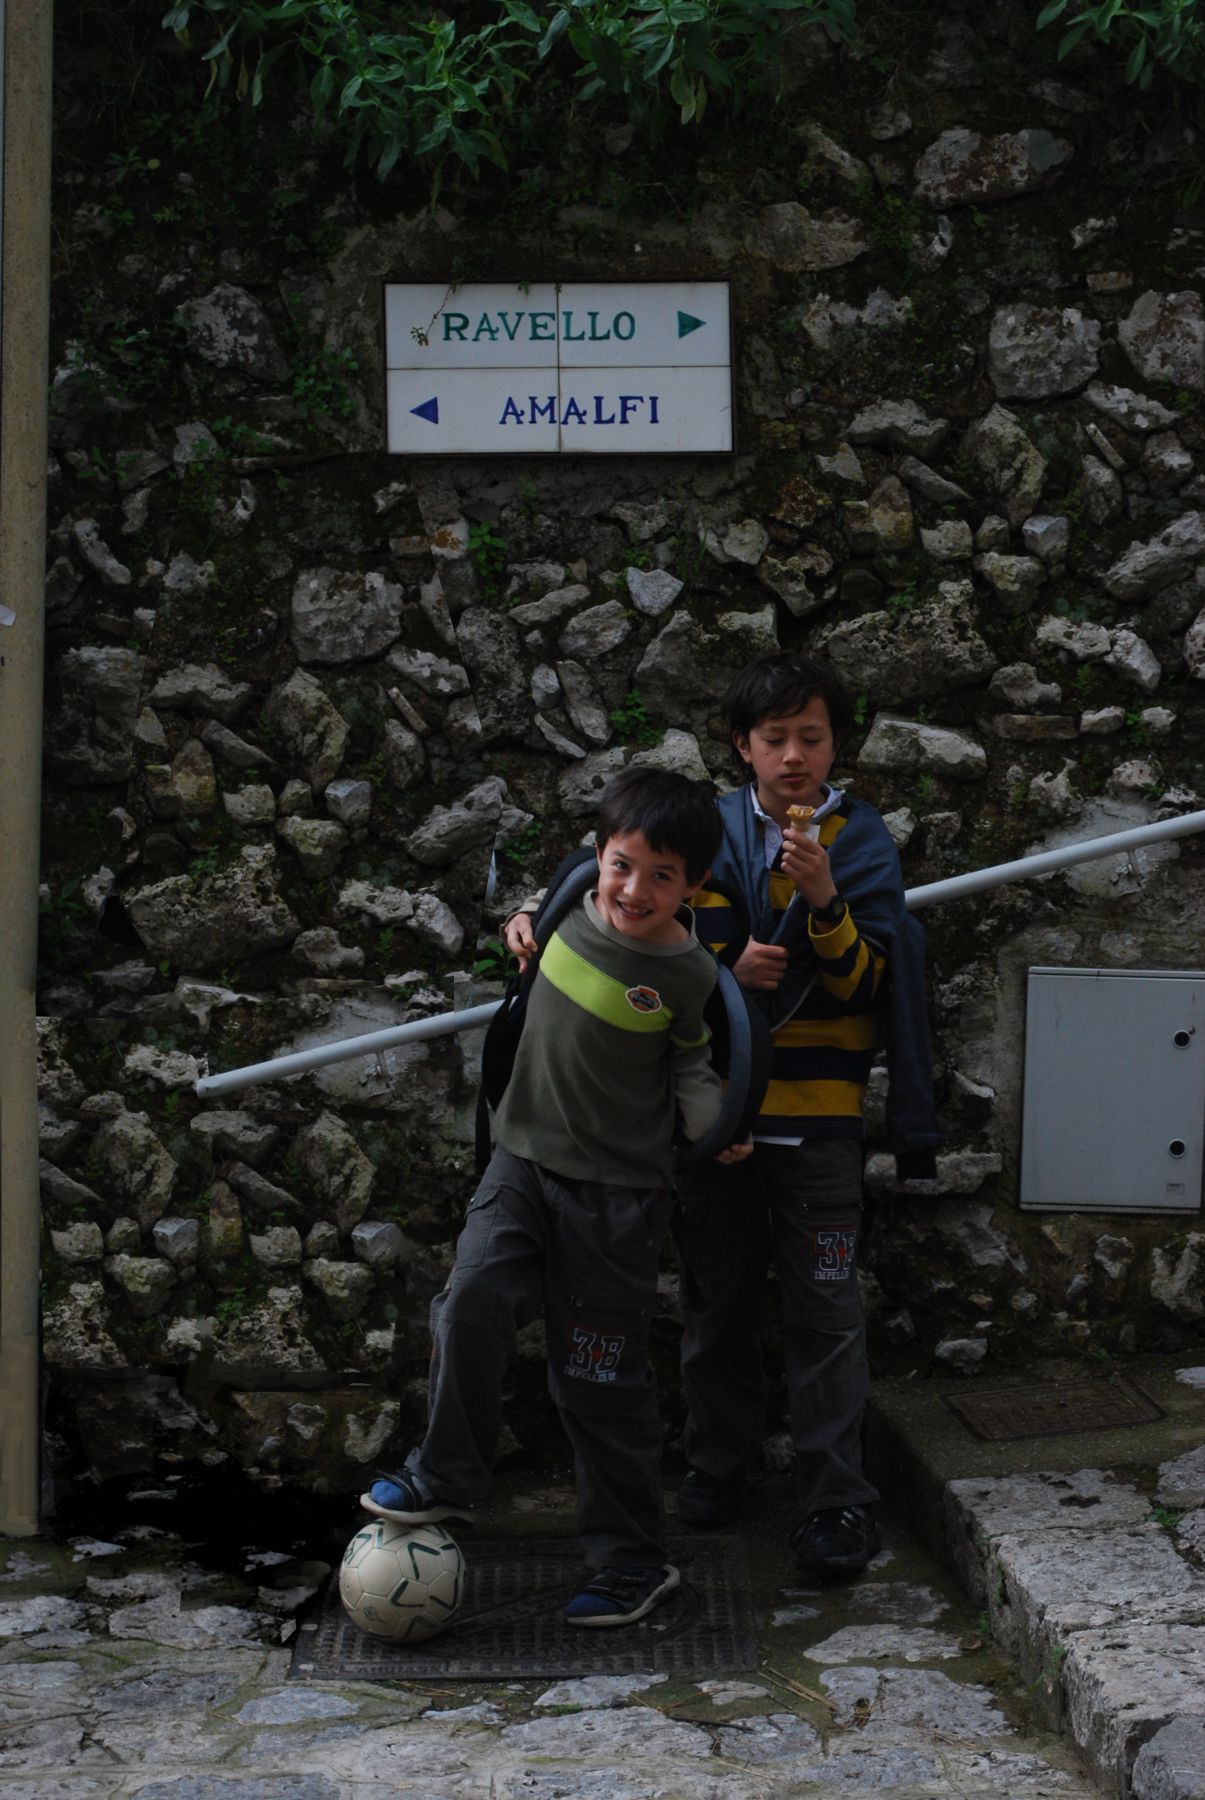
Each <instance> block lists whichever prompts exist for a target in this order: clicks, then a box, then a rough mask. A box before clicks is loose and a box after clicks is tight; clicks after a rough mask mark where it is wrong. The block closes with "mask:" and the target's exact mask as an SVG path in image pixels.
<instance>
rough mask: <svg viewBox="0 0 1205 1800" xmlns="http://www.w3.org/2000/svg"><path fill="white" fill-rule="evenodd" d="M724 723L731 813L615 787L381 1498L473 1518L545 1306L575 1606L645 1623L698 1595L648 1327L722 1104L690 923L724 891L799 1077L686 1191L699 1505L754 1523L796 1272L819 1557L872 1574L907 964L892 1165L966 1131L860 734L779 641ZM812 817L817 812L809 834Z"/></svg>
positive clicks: (798, 1414)
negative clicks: (863, 776)
mask: <svg viewBox="0 0 1205 1800" xmlns="http://www.w3.org/2000/svg"><path fill="white" fill-rule="evenodd" d="M727 709H728V720H729V728H730V732H731V735H732V742H733V746H734V751H735V754H736V757H737V759H738V764H739V767H740V770H741V772H742V773H743V774H744V775H745V777H746V783H745V785H744V786H742V787H740V788H738V789H737V790H735V791H734V792H733V793H731V794H727V795H725V796H724V797H723V798H722V799H721V800H720V801H719V803H718V805H714V804H713V803H712V802H711V801H710V800H709V799H707V798H706V796H705V795H704V793H703V790H702V789H701V788H698V787H696V786H695V785H694V784H693V783H690V782H685V781H684V780H683V778H681V777H674V776H668V775H665V774H664V773H663V772H656V771H652V770H637V769H629V770H626V771H625V772H624V773H623V775H621V776H619V777H618V778H617V779H616V781H615V782H614V783H613V784H612V785H611V787H610V788H609V789H608V790H607V793H606V795H605V796H604V803H603V808H602V812H601V814H600V818H599V827H598V833H597V841H598V846H599V884H598V890H597V892H596V893H595V894H594V895H590V896H587V899H586V902H585V904H584V906H583V908H582V911H581V912H580V913H579V914H578V915H576V916H575V917H573V918H572V919H571V920H569V921H566V924H565V926H564V927H562V929H561V931H559V932H557V933H556V934H554V936H553V937H552V939H551V940H550V942H549V944H548V946H547V948H546V949H545V951H544V954H543V957H542V959H541V965H540V974H539V977H538V978H537V980H536V983H535V985H534V988H533V990H532V994H531V1001H530V1003H529V1004H530V1007H531V1010H530V1011H529V1017H528V1023H527V1026H526V1029H525V1031H524V1035H523V1038H522V1040H521V1044H520V1052H519V1057H518V1060H517V1062H516V1067H515V1072H514V1075H513V1076H512V1079H511V1085H510V1087H509V1088H508V1089H507V1092H506V1096H505V1098H504V1100H503V1102H502V1105H501V1107H500V1108H499V1111H498V1114H497V1117H496V1120H495V1127H496V1129H495V1135H496V1140H497V1143H498V1145H499V1149H498V1151H497V1153H496V1155H495V1157H494V1160H493V1161H492V1162H491V1164H490V1167H489V1169H488V1170H487V1172H486V1176H485V1178H484V1180H483V1182H482V1184H481V1187H480V1188H479V1189H478V1192H477V1194H476V1195H475V1197H474V1199H473V1201H472V1204H471V1206H470V1210H469V1214H468V1218H467V1220H466V1224H465V1229H464V1233H463V1235H462V1237H461V1239H460V1242H459V1244H458V1246H457V1255H456V1266H455V1268H454V1270H453V1273H452V1277H451V1280H450V1282H449V1285H448V1288H447V1289H446V1290H445V1292H444V1293H443V1294H442V1295H440V1296H439V1297H438V1298H437V1300H436V1301H435V1303H434V1306H433V1309H432V1324H433V1331H434V1335H435V1352H434V1358H435V1360H434V1364H433V1372H432V1386H431V1420H430V1425H429V1429H428V1433H427V1437H426V1439H425V1440H424V1443H423V1445H422V1446H421V1448H420V1449H418V1450H416V1451H414V1452H412V1453H411V1455H410V1457H408V1458H407V1462H406V1467H405V1469H404V1470H403V1471H401V1472H400V1473H399V1474H398V1475H395V1476H392V1477H388V1478H385V1479H383V1480H381V1481H379V1482H377V1483H376V1484H375V1485H374V1486H373V1488H372V1489H371V1491H370V1493H369V1494H368V1495H366V1496H365V1497H364V1503H365V1505H367V1506H368V1507H369V1509H370V1510H371V1511H374V1512H377V1513H380V1514H382V1515H383V1516H385V1517H388V1518H393V1519H398V1520H401V1521H402V1522H419V1521H422V1520H425V1519H440V1518H452V1517H461V1518H463V1517H466V1516H470V1514H471V1509H472V1503H473V1501H474V1500H476V1499H477V1498H479V1497H480V1496H481V1495H482V1494H484V1492H485V1489H486V1487H487V1485H488V1481H489V1475H490V1467H491V1462H492V1455H493V1446H494V1441H495V1437H496V1433H497V1426H498V1390H499V1386H500V1382H501V1377H502V1372H503V1368H504V1364H505V1358H506V1355H507V1353H508V1351H509V1348H510V1346H511V1345H512V1344H513V1337H514V1329H515V1325H516V1324H517V1323H523V1322H525V1321H526V1320H527V1319H528V1318H531V1317H534V1316H535V1314H536V1312H538V1310H539V1308H540V1304H541V1301H542V1302H543V1306H544V1310H545V1315H546V1319H547V1327H548V1342H549V1381H550V1386H551V1389H552V1392H553V1397H554V1399H555V1401H556V1403H557V1405H558V1407H559V1408H560V1411H561V1416H562V1418H563V1420H564V1422H565V1426H566V1429H567V1431H568V1433H569V1435H570V1438H571V1441H572V1442H573V1445H574V1450H575V1454H576V1458H577V1471H578V1522H579V1530H580V1533H581V1536H582V1538H583V1540H584V1543H585V1547H586V1551H587V1558H588V1560H589V1562H590V1564H591V1565H592V1567H593V1568H594V1570H595V1573H594V1574H593V1576H592V1577H591V1578H590V1580H589V1581H588V1582H587V1583H586V1585H585V1586H584V1587H583V1589H582V1590H581V1592H580V1593H579V1594H578V1595H577V1596H576V1597H575V1598H574V1599H573V1600H572V1601H571V1602H570V1604H569V1606H568V1607H567V1608H566V1613H565V1616H566V1618H567V1619H569V1620H570V1622H572V1623H574V1624H580V1625H622V1624H628V1623H631V1622H632V1621H634V1620H636V1619H639V1618H641V1617H643V1616H644V1615H645V1614H646V1613H647V1612H649V1611H650V1610H651V1609H652V1608H653V1607H654V1606H655V1605H657V1604H658V1603H659V1602H660V1601H661V1600H663V1599H664V1598H665V1596H666V1595H667V1594H668V1593H669V1592H671V1591H672V1589H673V1588H674V1587H675V1586H676V1585H677V1583H678V1574H677V1571H676V1570H675V1569H674V1568H673V1567H672V1566H671V1565H669V1564H668V1562H667V1561H666V1556H665V1541H664V1520H663V1509H662V1502H661V1487H660V1474H659V1456H660V1437H661V1434H660V1425H659V1421H658V1416H657V1408H656V1398H655V1392H654V1388H653V1378H652V1373H651V1370H650V1369H649V1366H648V1360H647V1342H648V1329H649V1324H650V1319H651V1308H652V1301H653V1295H654V1291H655V1284H656V1271H657V1258H658V1250H659V1246H660V1242H661V1237H662V1233H663V1231H664V1228H665V1226H666V1224H667V1222H668V1220H669V1216H670V1210H671V1196H670V1193H669V1180H670V1175H671V1167H672V1164H671V1147H670V1133H671V1129H672V1119H673V1112H674V1107H675V1104H676V1105H677V1107H678V1109H679V1110H680V1111H681V1112H682V1114H683V1118H684V1121H685V1125H686V1130H687V1134H688V1136H690V1137H692V1138H695V1139H697V1138H699V1137H701V1136H702V1135H703V1133H704V1132H705V1131H706V1129H707V1127H708V1125H709V1124H710V1123H711V1122H712V1120H714V1118H715V1117H716V1115H717V1113H718V1110H719V1086H718V1082H717V1081H716V1077H715V1075H714V1072H713V1071H712V1070H711V1069H710V1066H709V1064H708V1062H707V1052H706V1033H705V1030H704V1028H703V1025H702V1006H703V1002H704V1001H705V1000H706V997H707V994H708V993H709V992H710V988H711V986H712V985H713V983H714V980H715V972H714V968H713V967H711V966H710V965H709V963H708V951H707V950H705V949H704V948H703V947H702V946H701V945H700V944H699V942H698V940H697V939H696V937H695V935H694V926H693V923H692V921H691V915H690V913H689V912H688V911H683V910H681V909H682V908H683V907H684V904H685V902H686V900H687V897H688V895H690V894H691V891H692V889H694V888H695V887H696V886H697V885H698V884H699V883H700V882H701V883H702V884H703V885H702V887H701V891H699V892H698V893H697V894H695V896H694V899H695V905H696V907H697V908H698V909H699V915H700V920H701V929H702V935H703V937H704V939H705V941H706V943H707V945H708V946H709V947H710V949H711V950H712V951H714V952H715V953H716V954H718V955H720V956H721V957H722V958H723V959H724V960H725V961H727V962H729V963H730V965H731V967H732V969H733V972H734V974H735V975H736V978H737V980H738V982H739V983H740V984H741V986H742V987H743V988H744V989H745V990H746V992H747V993H748V994H749V995H750V996H752V997H754V998H755V999H756V1001H757V1002H758V1004H760V1005H762V1006H763V1007H764V1008H765V1010H766V1013H767V1017H768V1020H769V1023H770V1026H771V1030H772V1033H773V1064H772V1070H771V1078H770V1082H769V1085H768V1087H767V1090H766V1094H765V1098H764V1100H763V1103H762V1108H761V1113H760V1116H759V1119H758V1121H757V1123H756V1125H755V1128H754V1133H753V1143H752V1144H751V1145H748V1144H747V1145H734V1146H732V1147H731V1148H729V1149H728V1150H726V1151H724V1152H723V1153H721V1155H720V1156H718V1157H717V1158H715V1159H714V1161H712V1162H708V1163H705V1164H700V1165H697V1166H695V1167H694V1168H692V1169H691V1170H690V1171H689V1172H688V1173H687V1174H686V1175H685V1176H684V1177H683V1178H682V1179H681V1180H680V1183H679V1201H680V1206H679V1211H678V1215H677V1217H676V1219H675V1222H674V1235H675V1239H676V1241H677V1247H678V1254H679V1260H680V1264H681V1269H682V1302H683V1315H684V1322H685V1334H684V1339H683V1354H682V1374H683V1383H684V1387H685V1391H686V1396H687V1401H688V1406H689V1414H690V1418H689V1425H688V1430H687V1439H686V1448H687V1458H688V1462H689V1465H690V1466H689V1469H688V1472H687V1475H686V1477H685V1479H684V1481H683V1483H682V1487H681V1490H680V1492H679V1496H678V1512H679V1517H680V1518H681V1519H682V1520H683V1521H684V1522H685V1523H687V1524H697V1525H722V1524H726V1523H729V1522H730V1521H731V1520H732V1519H734V1518H735V1517H736V1516H737V1513H738V1512H739V1510H740V1506H741V1501H742V1488H743V1483H744V1480H745V1477H746V1476H747V1474H748V1473H749V1471H750V1470H751V1469H752V1468H753V1467H754V1466H755V1465H756V1462H757V1458H758V1455H759V1451H760V1441H761V1432H762V1418H763V1413H764V1404H765V1395H766V1380H765V1374H764V1370H763V1366H762V1359H761V1350H760V1345H759V1343H758V1339H757V1333H756V1317H757V1311H758V1300H759V1296H760V1292H761V1288H762V1285H763V1283H764V1280H765V1276H766V1273H767V1270H768V1268H769V1267H770V1266H771V1265H772V1266H773V1267H774V1269H775V1272H776V1274H777V1276H778V1280H779V1284H780V1287H781V1291H782V1299H783V1314H784V1349H785V1362H786V1374H787V1386H788V1394H789V1401H790V1413H791V1430H792V1437H793V1440H794V1444H795V1450H796V1465H797V1474H798V1484H799V1496H800V1502H801V1509H802V1514H803V1517H802V1522H801V1524H800V1525H799V1527H798V1528H797V1530H796V1531H795V1532H794V1533H793V1534H792V1542H793V1544H794V1545H795V1548H796V1550H797V1553H798V1558H799V1563H800V1567H801V1569H802V1570H803V1571H804V1572H805V1573H811V1574H820V1575H849V1574H852V1573H856V1572H857V1571H859V1570H861V1569H863V1568H865V1567H866V1565H867V1563H868V1562H869V1561H870V1560H871V1558H872V1557H873V1556H874V1555H875V1554H876V1553H877V1551H878V1549H879V1546H880V1537H879V1530H878V1525H877V1522H876V1518H875V1513H874V1503H875V1501H876V1500H877V1494H876V1492H875V1490H874V1488H873V1486H872V1485H871V1484H870V1482H869V1481H868V1480H867V1479H866V1477H865V1475H864V1473H863V1471H862V1464H861V1447H860V1427H861V1414H862V1407H863V1403H864V1400H865V1395H866V1388H867V1381H868V1364H867V1356H866V1343H865V1326H864V1322H863V1317H862V1310H861V1302H860V1297H859V1293H858V1286H857V1278H856V1266H857V1247H858V1239H859V1234H860V1222H861V1205H862V1100H863V1095H864V1092H865V1087H866V1082H867V1077H868V1075H869V1070H870V1064H871V1060H872V1056H873V1053H874V1049H875V1047H876V1044H877V1043H878V1041H879V1030H878V1015H879V1013H880V1011H881V1010H882V1009H881V999H882V994H883V990H884V985H885V976H886V972H887V969H888V965H889V964H890V966H891V976H892V980H891V988H890V1010H891V1014H892V1026H893V1041H894V1046H895V1049H894V1057H895V1065H896V1066H895V1068H893V1070H892V1094H893V1101H892V1102H891V1103H889V1119H892V1108H893V1106H894V1112H895V1117H894V1119H893V1120H892V1122H893V1125H894V1128H895V1129H894V1136H895V1140H896V1156H897V1164H898V1166H899V1168H900V1172H901V1174H908V1175H923V1174H926V1173H932V1172H933V1149H934V1147H935V1145H936V1144H937V1142H938V1141H939V1135H940V1134H939V1133H938V1132H937V1130H936V1126H935V1122H934V1120H933V1116H932V1082H931V1078H930V1073H929V1060H928V1054H929V1053H928V1036H927V1023H926V1020H925V1014H924V985H923V947H922V946H923V938H922V937H921V936H920V933H919V927H917V926H916V925H915V922H914V921H912V920H911V919H910V918H909V916H908V914H907V912H906V909H905V904H904V893H903V883H902V879H901V875H900V870H899V859H898V855H897V853H896V850H895V846H894V844H893V842H892V840H891V838H890V836H889V834H888V832H887V829H886V827H885V826H884V824H883V822H882V819H881V818H880V816H879V814H878V813H877V812H876V811H875V810H874V808H873V807H871V806H868V805H867V804H866V803H865V802H861V801H858V800H855V799H851V798H849V797H848V796H845V795H843V794H842V793H840V792H839V791H837V790H834V789H833V788H831V787H830V785H829V781H828V777H829V774H830V772H831V769H832V765H833V762H834V759H835V757H836V754H837V746H838V743H839V740H840V738H841V736H842V735H843V734H844V733H845V732H846V731H847V730H848V729H849V728H850V727H851V725H852V722H853V720H852V708H851V706H850V702H849V699H848V696H847V695H846V694H845V691H844V689H843V687H842V685H841V683H840V682H839V680H838V679H837V677H836V676H835V674H834V673H833V672H832V671H831V670H830V669H828V668H827V667H826V666H825V665H823V664H819V663H816V662H813V661H811V660H810V659H808V658H806V657H803V656H800V655H795V654H791V653H780V654H777V655H770V656H764V657H759V658H758V659H757V660H756V661H755V662H753V663H751V664H750V665H748V667H747V668H745V669H744V670H742V672H741V674H740V675H739V676H738V677H737V678H736V680H735V681H734V683H733V684H732V687H731V688H730V690H729V693H728V696H727ZM667 783H668V784H672V785H666V784H667ZM791 807H803V808H807V807H810V808H812V809H813V814H812V818H811V820H810V821H809V823H808V824H807V825H806V826H804V825H802V824H798V823H796V822H795V821H794V820H792V818H791V817H790V813H789V809H790V808H791ZM709 867H710V870H711V873H710V875H709V876H708V875H706V874H705V872H706V871H707V870H708V869H709ZM505 937H506V942H507V946H508V948H509V949H511V950H512V951H513V952H514V953H515V954H516V955H517V956H518V957H519V959H520V963H521V964H523V963H525V962H526V960H527V959H528V958H529V957H530V956H531V955H533V954H534V953H535V949H536V946H535V941H534V938H533V937H532V932H531V919H530V917H529V916H528V914H527V913H525V912H524V913H519V914H518V915H516V916H515V917H513V918H512V919H511V920H510V921H508V923H507V926H506V930H505ZM645 994H648V995H651V996H653V997H655V1004H654V1003H653V1002H652V1001H649V1000H646V999H645V998H644V997H643V996H644V995H645ZM637 995H639V996H641V998H640V999H639V1000H637V999H636V998H635V996H637ZM637 1021H639V1022H637ZM667 1028H668V1031H667ZM653 1034H656V1035H655V1036H654V1035H653ZM650 1039H651V1040H652V1041H650ZM897 1077H898V1080H897ZM616 1184H618V1185H616Z"/></svg>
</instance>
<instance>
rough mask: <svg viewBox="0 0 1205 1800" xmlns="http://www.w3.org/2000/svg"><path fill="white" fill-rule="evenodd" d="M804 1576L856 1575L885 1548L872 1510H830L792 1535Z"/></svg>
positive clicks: (800, 1527) (809, 1520)
mask: <svg viewBox="0 0 1205 1800" xmlns="http://www.w3.org/2000/svg"><path fill="white" fill-rule="evenodd" d="M791 1543H792V1545H793V1547H794V1549H795V1552H796V1554H797V1556H798V1558H799V1572H800V1574H801V1575H856V1574H857V1573H858V1572H859V1570H861V1569H864V1568H865V1567H866V1565H867V1563H868V1562H869V1561H870V1559H871V1557H872V1556H877V1555H878V1553H879V1551H880V1550H881V1549H882V1547H883V1539H882V1535H881V1533H880V1531H879V1522H878V1520H877V1519H876V1518H875V1516H874V1512H873V1510H872V1508H871V1507H869V1506H829V1507H826V1508H825V1509H824V1510H823V1511H821V1512H814V1513H812V1514H811V1515H810V1516H809V1517H808V1518H807V1519H805V1520H804V1522H803V1524H802V1525H798V1526H796V1528H795V1530H794V1531H793V1532H792V1533H791Z"/></svg>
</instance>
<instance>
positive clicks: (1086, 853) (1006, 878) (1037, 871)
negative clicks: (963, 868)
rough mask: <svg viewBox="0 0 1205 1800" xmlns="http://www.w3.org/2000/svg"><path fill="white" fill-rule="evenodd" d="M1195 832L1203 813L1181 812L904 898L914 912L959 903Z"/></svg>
mask: <svg viewBox="0 0 1205 1800" xmlns="http://www.w3.org/2000/svg"><path fill="white" fill-rule="evenodd" d="M1195 831H1205V812H1194V813H1181V815H1180V817H1179V818H1178V819H1160V820H1157V821H1156V823H1155V824H1153V825H1135V826H1134V828H1133V830H1131V831H1115V832H1113V834H1112V835H1111V836H1110V837H1103V838H1085V839H1084V841H1083V843H1081V844H1064V845H1063V847H1062V849H1060V850H1039V851H1038V852H1037V854H1036V855H1034V856H1022V857H1020V858H1019V859H1018V860H1017V861H1016V862H1007V863H996V864H994V865H993V866H992V867H991V868H990V869H970V870H968V872H967V873H966V874H965V875H951V876H949V877H948V879H947V880H945V881H930V882H927V883H926V884H925V886H924V887H916V888H909V889H908V892H907V893H906V895H905V896H904V898H905V900H906V902H907V905H908V910H909V912H915V911H916V909H917V908H918V907H921V906H936V905H937V903H938V902H939V901H941V900H961V899H963V898H965V896H966V895H967V894H982V893H983V892H984V891H985V890H986V889H987V888H996V887H1005V886H1007V884H1008V883H1009V882H1010V881H1029V880H1031V879H1032V878H1033V876H1035V875H1049V874H1050V872H1051V871H1052V870H1053V869H1067V868H1070V867H1071V865H1072V864H1073V863H1081V862H1092V861H1093V860H1094V859H1095V858H1096V857H1098V856H1117V855H1120V854H1122V853H1123V852H1124V851H1126V850H1140V849H1141V848H1142V846H1143V845H1144V844H1158V843H1162V842H1164V841H1165V840H1166V839H1167V838H1180V837H1191V836H1192V834H1193V832H1195Z"/></svg>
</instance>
